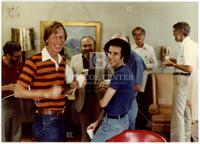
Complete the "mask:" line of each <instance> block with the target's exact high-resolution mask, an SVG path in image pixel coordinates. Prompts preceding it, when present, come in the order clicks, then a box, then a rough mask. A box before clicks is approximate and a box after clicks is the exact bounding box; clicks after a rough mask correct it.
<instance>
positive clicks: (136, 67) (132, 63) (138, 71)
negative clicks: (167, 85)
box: [111, 33, 145, 129]
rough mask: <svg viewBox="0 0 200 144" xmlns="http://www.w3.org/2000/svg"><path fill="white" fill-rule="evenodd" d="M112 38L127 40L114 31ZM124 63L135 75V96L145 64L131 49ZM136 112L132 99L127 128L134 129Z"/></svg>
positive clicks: (135, 101) (141, 80)
mask: <svg viewBox="0 0 200 144" xmlns="http://www.w3.org/2000/svg"><path fill="white" fill-rule="evenodd" d="M114 38H119V39H122V40H125V41H126V42H128V43H130V42H129V38H128V36H125V35H124V34H121V33H116V34H114V35H112V37H111V39H114ZM126 65H127V66H128V67H129V68H130V69H131V71H132V73H133V76H134V77H135V84H134V87H133V89H134V91H135V96H137V94H138V92H139V91H140V90H141V88H142V84H143V73H144V69H145V64H144V61H143V60H142V58H141V57H140V56H139V55H138V54H137V53H136V52H134V51H133V50H131V55H130V58H129V60H128V61H127V63H126ZM137 114H138V104H137V100H136V99H133V102H132V105H131V108H130V110H129V112H128V117H129V129H135V123H136V117H137Z"/></svg>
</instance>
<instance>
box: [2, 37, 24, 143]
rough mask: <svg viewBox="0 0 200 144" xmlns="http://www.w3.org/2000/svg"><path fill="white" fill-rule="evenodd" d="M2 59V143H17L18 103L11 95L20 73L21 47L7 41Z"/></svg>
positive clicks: (19, 135) (19, 132)
mask: <svg viewBox="0 0 200 144" xmlns="http://www.w3.org/2000/svg"><path fill="white" fill-rule="evenodd" d="M3 52H4V55H3V57H2V62H1V66H2V141H3V142H19V141H20V139H21V115H20V114H21V112H20V101H19V99H17V98H15V97H14V95H13V90H14V87H15V84H16V81H17V79H18V77H19V74H20V73H21V71H22V68H23V63H22V60H21V57H22V55H21V46H20V45H19V44H17V43H15V42H12V41H8V42H7V43H6V44H5V45H4V47H3Z"/></svg>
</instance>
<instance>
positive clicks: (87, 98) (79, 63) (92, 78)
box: [70, 36, 111, 142]
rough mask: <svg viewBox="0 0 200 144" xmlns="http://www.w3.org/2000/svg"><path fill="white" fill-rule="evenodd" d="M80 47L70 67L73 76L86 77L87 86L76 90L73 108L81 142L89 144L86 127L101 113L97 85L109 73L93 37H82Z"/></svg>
mask: <svg viewBox="0 0 200 144" xmlns="http://www.w3.org/2000/svg"><path fill="white" fill-rule="evenodd" d="M80 46H81V54H77V55H75V56H73V57H72V59H71V64H70V66H71V68H72V70H73V71H74V73H75V74H82V73H83V74H85V75H86V79H87V85H86V86H85V87H83V88H79V89H78V94H77V95H76V98H75V108H76V110H77V112H79V114H80V122H81V135H82V139H81V141H82V142H89V141H90V138H89V136H88V134H87V132H86V130H87V126H88V125H89V124H90V123H91V122H93V121H95V120H96V119H97V117H98V116H99V114H100V111H101V108H100V106H99V103H98V99H99V97H98V96H99V95H100V94H98V93H101V92H97V91H98V89H99V88H98V85H99V84H100V82H101V81H103V80H104V79H105V78H106V77H107V75H109V73H111V72H109V68H107V67H106V66H107V65H106V62H105V61H104V60H103V59H101V56H100V55H99V54H98V53H96V52H95V47H96V41H95V39H94V38H93V37H91V36H83V37H82V38H81V40H80ZM102 54H103V53H102ZM104 55H105V54H104ZM99 56H100V57H99ZM98 58H99V59H98ZM105 58H106V56H105ZM102 61H104V62H105V65H101V62H102ZM98 62H100V63H98ZM99 64H100V65H99ZM100 97H102V96H100Z"/></svg>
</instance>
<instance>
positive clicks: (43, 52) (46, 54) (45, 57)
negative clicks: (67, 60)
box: [41, 46, 62, 64]
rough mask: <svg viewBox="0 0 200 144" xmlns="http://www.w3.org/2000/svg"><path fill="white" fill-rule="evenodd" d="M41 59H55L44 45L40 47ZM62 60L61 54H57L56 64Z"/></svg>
mask: <svg viewBox="0 0 200 144" xmlns="http://www.w3.org/2000/svg"><path fill="white" fill-rule="evenodd" d="M41 53H42V61H46V60H49V59H50V60H52V61H54V62H55V60H54V59H53V58H52V57H51V55H50V54H49V52H48V51H47V48H46V46H45V47H44V48H43V49H42V52H41ZM61 61H62V56H61V55H60V54H58V64H60V63H61Z"/></svg>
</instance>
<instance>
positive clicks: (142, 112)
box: [131, 27, 157, 129]
mask: <svg viewBox="0 0 200 144" xmlns="http://www.w3.org/2000/svg"><path fill="white" fill-rule="evenodd" d="M132 35H133V39H134V41H135V44H133V45H132V46H131V48H132V49H133V50H134V51H135V52H136V53H137V54H138V55H139V56H140V57H141V58H142V59H143V61H144V64H145V67H146V68H145V70H144V78H143V86H142V89H141V91H140V92H139V93H138V96H137V101H138V107H139V113H138V117H137V120H136V128H137V129H145V128H146V124H147V118H146V116H147V113H148V112H147V109H148V108H147V107H144V105H146V106H147V104H145V101H144V100H146V99H147V98H146V97H145V94H144V90H145V86H146V81H147V77H148V74H149V73H151V72H152V70H153V69H154V68H156V67H157V61H156V55H155V51H154V49H153V47H151V46H150V45H148V44H146V43H144V39H145V30H144V29H143V28H142V27H135V28H134V29H133V30H132Z"/></svg>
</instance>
